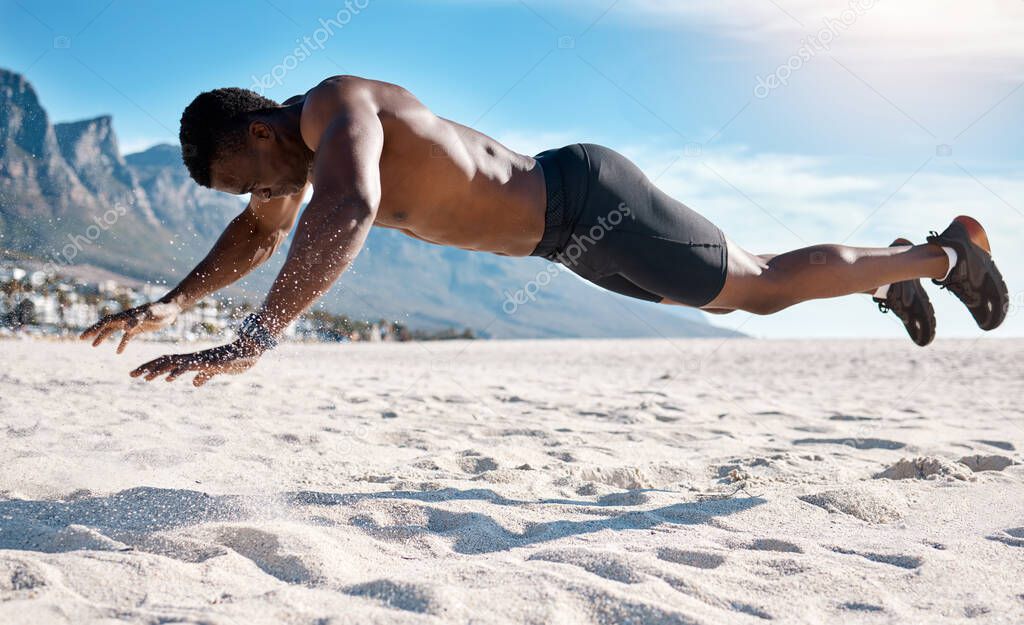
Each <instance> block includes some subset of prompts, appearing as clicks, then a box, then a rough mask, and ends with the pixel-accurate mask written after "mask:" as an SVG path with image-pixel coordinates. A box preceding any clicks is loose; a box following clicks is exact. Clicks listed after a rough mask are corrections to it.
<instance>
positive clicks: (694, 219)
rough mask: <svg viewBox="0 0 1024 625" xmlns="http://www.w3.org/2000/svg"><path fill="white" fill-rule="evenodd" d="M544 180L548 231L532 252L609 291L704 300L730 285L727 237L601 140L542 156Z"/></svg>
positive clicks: (539, 157)
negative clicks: (598, 142) (727, 274)
mask: <svg viewBox="0 0 1024 625" xmlns="http://www.w3.org/2000/svg"><path fill="white" fill-rule="evenodd" d="M537 161H538V162H539V163H540V165H541V167H542V168H543V170H544V180H545V182H546V183H547V196H548V207H547V215H546V218H545V227H544V236H543V238H542V239H541V241H540V243H539V244H538V245H537V249H536V250H534V252H533V255H534V256H543V257H544V258H547V259H548V260H552V261H555V262H559V263H561V264H563V265H565V266H566V267H567V268H569V269H570V270H572V271H573V272H574V273H576V274H578V275H580V276H582V277H583V278H586V279H587V280H589V281H591V282H593V283H594V284H597V285H599V286H602V287H604V288H606V289H608V290H609V291H615V292H616V293H621V294H623V295H628V296H630V297H635V298H638V299H643V300H648V301H652V302H659V301H661V300H663V299H669V300H672V301H674V302H678V303H680V304H687V305H690V306H695V307H700V306H703V305H705V304H707V303H708V302H710V301H711V300H713V299H714V298H715V297H716V296H717V295H718V293H719V292H720V291H721V290H722V286H723V285H724V284H725V272H726V269H727V261H728V258H727V250H726V245H725V236H724V235H723V234H722V231H721V230H719V229H718V228H717V227H716V226H715V225H714V224H713V223H711V222H710V221H708V220H707V219H705V218H704V217H702V216H701V215H699V214H697V213H696V212H694V211H692V210H690V209H689V208H687V207H686V206H685V205H683V204H682V203H681V202H679V201H677V200H674V199H672V198H671V197H669V196H668V195H667V194H666V193H664V192H663V191H661V190H660V189H658V188H657V187H655V186H654V185H653V184H652V183H651V181H650V180H648V179H647V176H645V175H644V173H643V172H642V171H640V168H639V167H637V166H636V165H634V164H633V163H632V162H630V161H629V159H627V158H626V157H624V156H622V155H621V154H619V153H617V152H615V151H613V150H609V149H608V148H604V147H601V146H599V145H591V144H575V145H570V146H566V147H564V148H560V149H557V150H548V151H547V152H543V153H541V154H538V155H537Z"/></svg>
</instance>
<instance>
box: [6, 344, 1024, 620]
mask: <svg viewBox="0 0 1024 625" xmlns="http://www.w3.org/2000/svg"><path fill="white" fill-rule="evenodd" d="M1022 348H1024V343H1022V342H1016V341H980V342H977V341H947V342H940V343H939V344H938V345H936V346H935V347H933V348H931V349H927V350H920V349H918V348H915V347H914V346H912V345H910V344H909V342H906V343H904V342H897V343H888V342H884V343H882V342H872V343H869V342H844V343H841V342H803V343H801V342H787V343H780V342H755V341H734V342H724V343H723V342H719V341H675V342H672V343H669V342H667V341H648V342H613V341H591V342H586V341H579V342H515V343H486V342H478V343H448V344H410V345H377V346H370V345H360V346H349V347H337V346H333V347H332V346H315V347H296V346H290V347H286V348H283V349H282V350H281V351H280V352H278V353H275V354H272V355H271V356H269V357H267V358H266V359H265V361H264V362H262V363H260V365H259V366H258V367H257V368H256V369H255V370H253V371H252V372H250V373H249V374H247V375H246V376H242V377H237V378H226V379H223V380H221V381H215V382H214V383H212V384H211V385H209V386H208V387H206V388H205V389H201V390H196V389H193V388H192V387H191V386H190V385H188V384H187V383H180V382H179V383H176V384H173V385H168V384H166V383H164V382H159V383H155V384H152V385H149V386H147V385H145V384H143V383H141V382H138V381H132V380H130V379H129V378H128V377H127V375H126V373H127V371H128V370H130V369H131V368H132V367H134V366H136V365H137V364H139V363H141V362H143V360H145V359H148V358H150V357H153V356H156V355H158V354H160V353H165V352H166V351H167V350H168V349H169V348H168V346H161V345H154V344H139V345H134V346H133V347H131V348H130V349H129V353H128V354H127V355H126V356H122V357H116V356H114V355H113V354H112V351H113V349H112V346H111V347H109V348H108V349H106V350H104V351H93V350H89V349H88V348H87V347H85V346H82V345H79V344H75V345H69V344H50V343H21V342H0V440H2V442H3V445H2V448H0V467H2V471H0V623H4V624H16V623H32V624H38V623H51V622H52V623H64V622H74V623H86V622H97V623H98V622H113V621H114V620H118V619H123V620H126V621H130V622H135V623H179V622H182V623H184V622H188V623H237V624H244V625H249V624H259V623H310V624H313V623H317V624H326V623H359V624H364V623H441V622H445V623H447V622H453V623H455V622H457V623H558V624H571V623H759V622H764V621H765V620H766V619H774V620H775V622H779V623H833V622H840V621H842V622H855V623H959V622H966V621H970V622H974V623H1020V622H1022V621H1024V466H1022V465H1021V464H1019V462H1021V461H1022V460H1024V457H1022V454H1021V452H1020V451H1019V450H1020V449H1021V448H1022V446H1024V418H1022V417H1024V411H1022V405H1021V400H1022V398H1024V380H1022V371H1024V367H1022V365H1024V360H1022V357H1021V353H1022V351H1024V349H1022ZM961 458H965V461H964V463H961V462H960V459H961ZM904 459H905V460H906V461H905V462H902V463H901V462H900V461H901V460H904ZM1011 463H1013V464H1011ZM971 467H973V468H975V469H981V468H991V469H998V470H990V471H981V472H974V471H973V470H972V468H971ZM886 471H887V473H886V474H887V475H889V476H891V477H894V478H902V479H884V478H876V477H874V476H876V475H877V474H880V473H883V472H886ZM729 495H732V496H731V497H729ZM716 497H719V498H716Z"/></svg>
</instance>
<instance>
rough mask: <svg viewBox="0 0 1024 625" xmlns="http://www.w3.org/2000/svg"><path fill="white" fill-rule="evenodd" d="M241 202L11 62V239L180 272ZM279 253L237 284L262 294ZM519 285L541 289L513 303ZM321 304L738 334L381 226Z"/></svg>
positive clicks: (395, 315)
mask: <svg viewBox="0 0 1024 625" xmlns="http://www.w3.org/2000/svg"><path fill="white" fill-rule="evenodd" d="M243 207H244V202H243V201H242V200H241V199H240V198H237V197H234V196H230V195H225V194H222V193H218V192H215V191H211V190H209V189H204V188H202V187H200V186H198V185H197V184H195V183H194V182H193V181H192V179H191V178H190V177H189V176H188V173H187V171H186V170H185V167H184V165H183V164H182V162H181V154H180V149H179V148H178V147H177V146H170V145H158V146H154V147H152V148H150V149H148V150H146V151H144V152H140V153H137V154H129V155H127V156H124V155H122V154H121V151H120V148H119V146H118V142H117V136H116V134H115V132H114V127H113V121H112V119H111V118H110V117H109V116H102V117H97V118H94V119H87V120H83V121H76V122H69V123H60V124H56V125H52V124H51V123H50V120H49V118H48V116H47V114H46V111H45V109H44V108H43V106H42V105H41V104H40V102H39V99H38V97H37V95H36V93H35V91H34V90H33V88H32V86H31V85H30V84H29V83H28V82H27V81H26V80H25V79H24V77H22V76H20V75H18V74H16V73H13V72H9V71H5V70H2V69H0V249H2V248H6V249H8V250H12V251H14V252H18V253H24V254H30V255H32V256H33V257H35V258H37V259H40V260H42V261H45V262H50V263H53V264H55V265H57V266H58V267H61V266H71V265H75V266H79V265H82V264H90V265H94V266H96V267H99V268H101V269H103V270H108V271H113V272H117V273H119V274H121V275H124V276H127V277H130V278H134V279H142V280H152V281H161V282H166V283H174V282H175V281H176V280H178V279H180V278H181V277H182V276H183V275H184V274H185V273H187V272H188V270H189V269H191V267H192V266H194V264H195V263H196V261H198V260H199V258H201V257H202V255H203V254H205V253H206V251H207V250H208V249H209V247H210V245H212V243H213V241H214V240H216V238H217V236H218V235H219V234H220V232H221V231H222V229H223V228H224V226H225V225H226V224H227V222H228V221H229V220H230V219H231V218H232V217H233V216H234V215H236V214H237V213H238V212H239V211H240V210H242V208H243ZM278 256H279V257H278V258H276V259H274V261H272V262H270V263H268V264H267V266H266V267H263V268H261V269H260V270H258V271H257V272H254V274H253V275H252V276H250V277H249V278H247V279H246V280H244V281H242V282H241V283H239V285H237V286H236V287H233V288H232V289H231V290H230V291H229V292H228V294H229V295H231V296H234V297H244V298H247V299H250V300H252V301H254V302H257V301H259V299H260V298H261V297H262V295H263V294H264V293H265V292H266V290H267V287H268V286H269V285H270V282H271V281H272V280H273V277H274V275H276V272H277V269H278V268H279V267H280V264H281V262H283V259H284V254H279V255H278ZM538 285H539V288H538V289H537V290H536V291H535V292H534V291H533V287H534V286H538ZM520 291H523V292H524V293H525V292H526V291H529V292H530V295H529V297H528V298H527V299H525V300H523V299H522V298H520V300H521V303H515V301H514V298H515V294H516V293H517V292H520ZM510 298H512V299H510ZM322 305H323V306H325V307H326V308H328V309H331V310H335V311H344V312H346V313H348V314H351V315H353V316H356V317H360V318H383V319H389V320H399V321H403V322H405V323H407V324H408V325H410V326H412V327H414V328H415V327H422V328H436V327H446V326H459V327H470V328H473V329H474V330H476V331H477V332H478V333H480V334H482V335H484V336H494V337H575V336H587V337H612V336H616V337H640V336H730V335H731V334H732V333H731V332H729V331H726V330H722V329H719V328H716V327H714V326H712V325H710V324H708V323H707V321H706V320H705V319H704V317H703V316H702V315H701V314H700V313H697V312H695V311H689V310H683V309H669V308H666V307H659V306H656V305H653V304H647V303H644V302H638V301H635V300H630V299H628V298H624V297H620V296H617V295H614V294H610V293H607V292H605V291H602V290H600V289H597V288H596V287H593V286H592V285H590V284H588V283H585V282H583V281H581V280H579V279H578V278H576V277H575V276H573V275H572V274H570V273H569V272H566V271H562V272H559V271H556V270H555V269H554V267H553V266H551V265H550V264H549V263H547V262H546V261H543V260H540V259H525V260H524V259H508V258H502V257H498V256H494V255H489V254H479V253H476V254H474V253H470V252H465V251H462V250H456V249H451V248H444V247H439V246H434V245H430V244H427V243H424V242H421V241H417V240H415V239H411V238H409V237H406V236H404V235H402V234H400V233H398V232H396V231H390V230H384V229H379V228H378V229H374V231H373V232H372V233H371V235H370V237H369V239H368V241H367V244H366V247H365V249H364V251H363V252H362V254H360V257H359V258H358V259H357V261H356V263H355V265H354V266H353V267H352V268H351V269H350V270H349V272H348V273H347V274H346V275H345V276H344V277H343V279H342V281H341V283H340V284H339V285H338V286H336V287H335V288H334V289H333V290H332V291H331V293H330V294H328V295H327V296H326V297H325V298H324V301H323V303H322Z"/></svg>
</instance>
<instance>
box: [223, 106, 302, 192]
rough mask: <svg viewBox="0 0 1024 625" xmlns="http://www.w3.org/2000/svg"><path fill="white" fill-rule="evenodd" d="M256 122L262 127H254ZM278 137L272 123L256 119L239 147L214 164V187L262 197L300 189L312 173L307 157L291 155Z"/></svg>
mask: <svg viewBox="0 0 1024 625" xmlns="http://www.w3.org/2000/svg"><path fill="white" fill-rule="evenodd" d="M256 125H258V126H259V127H257V128H253V126H256ZM275 139H276V135H275V134H274V131H273V130H272V129H271V128H270V127H269V126H267V125H266V124H263V123H262V122H253V124H252V125H251V126H250V129H249V132H248V133H247V136H246V143H245V144H244V145H243V146H242V147H241V148H240V149H238V150H235V151H233V152H231V153H227V154H222V155H221V156H220V157H219V158H217V159H216V160H215V161H214V162H213V163H211V165H210V175H211V182H212V185H213V188H214V189H217V190H218V191H224V192H225V193H233V194H236V195H244V194H246V193H252V195H253V197H255V198H258V199H260V200H269V199H271V198H275V197H283V196H287V195H294V194H296V193H299V192H301V191H302V190H303V188H304V187H305V186H306V179H307V178H308V174H309V165H308V163H307V162H306V158H304V156H303V155H302V154H289V153H288V152H287V150H285V149H284V147H283V146H282V145H281V143H280V142H279V141H276V140H275Z"/></svg>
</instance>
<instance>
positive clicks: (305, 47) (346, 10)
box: [250, 0, 370, 95]
mask: <svg viewBox="0 0 1024 625" xmlns="http://www.w3.org/2000/svg"><path fill="white" fill-rule="evenodd" d="M368 6H370V0H345V6H343V7H342V8H340V9H338V12H337V14H335V16H334V17H332V18H331V19H326V20H325V19H324V18H322V17H321V18H320V19H319V20H318V21H319V22H320V28H317V29H316V30H314V31H313V32H312V33H310V34H308V35H305V36H304V37H302V38H300V39H296V40H295V43H297V44H298V45H297V46H296V47H295V49H294V50H292V51H291V53H289V54H288V55H287V56H285V57H284V58H283V59H281V62H280V63H278V64H277V65H275V66H274V67H272V68H270V71H269V72H267V73H266V74H263V75H262V76H257V75H256V74H253V75H252V86H251V87H250V88H251V89H252V90H253V91H255V92H256V93H259V94H260V95H263V93H264V92H266V90H267V89H270V88H271V87H279V86H281V85H282V84H283V83H284V77H285V76H287V75H288V72H290V71H292V70H293V69H295V68H296V67H298V66H299V63H301V62H303V61H305V60H306V59H308V58H309V57H311V56H313V52H314V51H316V50H323V49H324V47H325V46H326V45H327V42H328V41H329V40H330V39H331V37H333V36H334V35H335V33H336V31H340V30H341V29H343V28H345V27H346V26H348V25H349V24H350V23H351V22H352V20H353V18H355V16H357V15H359V14H360V13H361V12H362V11H363V10H364V9H366V8H367V7H368Z"/></svg>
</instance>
